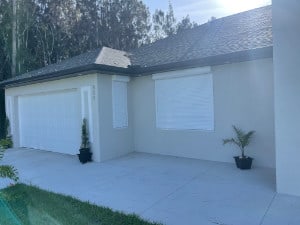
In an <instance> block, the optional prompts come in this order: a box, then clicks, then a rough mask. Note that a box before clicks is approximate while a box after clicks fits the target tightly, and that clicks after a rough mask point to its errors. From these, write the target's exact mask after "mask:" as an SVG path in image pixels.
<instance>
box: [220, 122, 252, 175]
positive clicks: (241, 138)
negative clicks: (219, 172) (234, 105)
mask: <svg viewBox="0 0 300 225" xmlns="http://www.w3.org/2000/svg"><path fill="white" fill-rule="evenodd" d="M232 127H233V130H234V132H235V134H236V137H235V138H227V139H223V145H225V144H228V143H230V144H235V145H236V146H237V147H238V148H239V149H240V150H241V155H240V156H235V157H234V159H235V164H236V166H237V168H239V169H242V170H246V169H251V165H252V161H253V158H251V157H249V156H246V155H245V148H246V147H247V146H248V145H249V144H250V140H251V138H252V136H253V134H254V133H255V131H249V132H248V133H246V132H244V131H243V130H241V129H240V128H237V127H236V126H232Z"/></svg>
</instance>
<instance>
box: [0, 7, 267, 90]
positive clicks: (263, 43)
mask: <svg viewBox="0 0 300 225" xmlns="http://www.w3.org/2000/svg"><path fill="white" fill-rule="evenodd" d="M272 45H273V39H272V6H265V7H261V8H257V9H253V10H250V11H247V12H242V13H238V14H235V15H232V16H228V17H224V18H220V19H216V20H213V21H211V22H208V23H205V24H203V25H200V26H198V27H196V28H194V29H190V30H186V31H184V32H182V33H178V34H176V35H172V36H170V37H167V38H165V39H162V40H159V41H156V42H154V43H152V44H148V45H145V46H142V47H140V48H137V49H133V50H131V51H128V52H124V51H119V50H115V49H111V48H106V47H103V48H101V49H96V50H94V51H90V52H87V53H84V54H81V55H78V56H75V57H73V58H70V59H67V60H64V61H62V62H60V63H56V64H52V65H49V66H46V67H44V68H41V69H38V70H34V71H31V72H28V73H25V74H23V75H20V76H17V77H15V78H13V79H9V80H6V81H3V82H1V83H0V85H2V86H3V85H7V84H13V83H14V82H16V83H17V82H19V83H20V82H22V81H23V80H26V81H28V80H31V79H32V80H33V79H46V77H47V75H48V76H53V77H54V76H65V75H66V74H70V73H75V72H82V71H83V70H88V69H90V70H91V68H93V69H95V70H100V69H103V68H104V70H106V71H109V70H112V71H113V70H115V69H122V71H125V73H128V74H134V73H135V70H133V68H141V69H139V70H137V71H138V72H139V73H141V72H142V69H143V68H144V69H151V68H155V67H158V66H164V65H168V64H172V63H173V64H174V63H177V64H180V63H183V62H188V61H190V62H192V61H195V60H204V61H205V59H208V58H212V57H215V56H223V55H224V56H226V55H232V54H235V53H237V54H238V53H241V52H244V53H245V52H247V51H252V50H259V49H264V48H266V47H269V48H272ZM269 52H270V51H269ZM269 52H268V57H271V55H269ZM249 54H250V53H249ZM254 57H256V56H254ZM213 60H214V59H213ZM210 62H211V61H209V63H210ZM221 62H222V61H220V63H221ZM217 63H219V62H217ZM215 64H216V63H215ZM97 66H98V67H97ZM131 66H132V67H131ZM130 67H131V68H130Z"/></svg>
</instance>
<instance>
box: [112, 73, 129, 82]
mask: <svg viewBox="0 0 300 225" xmlns="http://www.w3.org/2000/svg"><path fill="white" fill-rule="evenodd" d="M112 81H119V82H129V81H130V77H127V76H120V75H113V76H112Z"/></svg>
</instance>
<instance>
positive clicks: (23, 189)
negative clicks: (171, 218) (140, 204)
mask: <svg viewBox="0 0 300 225" xmlns="http://www.w3.org/2000/svg"><path fill="white" fill-rule="evenodd" d="M1 199H3V201H4V202H5V205H7V208H8V210H7V211H12V212H13V213H14V215H15V218H16V219H18V220H19V223H18V224H24V225H29V224H44V225H45V224H60V225H70V224H72V225H85V224H99V225H100V224H101V225H159V224H158V223H151V222H147V221H145V220H142V219H141V218H140V217H139V216H136V215H134V214H129V215H126V214H124V213H121V212H117V211H113V210H111V209H109V208H105V207H99V206H96V205H92V204H90V203H88V202H81V201H79V200H77V199H75V198H72V197H68V196H64V195H60V194H54V193H52V192H48V191H44V190H41V189H39V188H36V187H32V186H27V185H24V184H17V185H15V186H12V187H9V188H6V189H4V190H3V191H2V192H1V195H0V200H1ZM0 208H1V205H0ZM2 211H4V213H3V212H2ZM2 211H1V210H0V224H6V225H8V224H16V223H10V221H11V219H10V220H9V216H5V209H4V210H2ZM3 214H4V216H3ZM7 214H8V213H7Z"/></svg>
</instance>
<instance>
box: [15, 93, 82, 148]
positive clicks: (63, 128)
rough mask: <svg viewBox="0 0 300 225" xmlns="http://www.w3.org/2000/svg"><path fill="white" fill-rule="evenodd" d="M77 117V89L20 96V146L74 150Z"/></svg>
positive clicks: (77, 124)
mask: <svg viewBox="0 0 300 225" xmlns="http://www.w3.org/2000/svg"><path fill="white" fill-rule="evenodd" d="M80 121H81V118H80V97H79V93H78V92H77V91H76V90H72V91H71V90H70V91H63V92H51V93H44V94H39V95H28V96H20V97H19V127H20V129H19V131H20V134H19V135H20V146H21V147H28V148H36V149H42V150H49V151H54V152H60V153H66V154H76V153H77V151H78V149H79V147H80Z"/></svg>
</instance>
